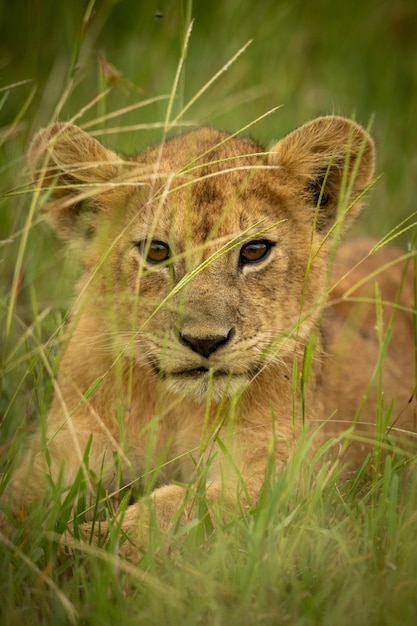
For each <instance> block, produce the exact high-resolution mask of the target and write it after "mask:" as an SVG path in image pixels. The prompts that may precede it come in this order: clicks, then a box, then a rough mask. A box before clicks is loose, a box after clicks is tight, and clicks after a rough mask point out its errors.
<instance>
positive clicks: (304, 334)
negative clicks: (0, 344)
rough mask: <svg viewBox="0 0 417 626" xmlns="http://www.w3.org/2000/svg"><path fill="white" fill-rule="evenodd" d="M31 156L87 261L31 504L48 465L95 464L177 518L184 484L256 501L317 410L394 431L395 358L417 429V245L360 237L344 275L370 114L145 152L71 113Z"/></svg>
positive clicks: (406, 419) (400, 388) (37, 458)
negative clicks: (384, 418) (382, 413)
mask: <svg viewBox="0 0 417 626" xmlns="http://www.w3.org/2000/svg"><path fill="white" fill-rule="evenodd" d="M28 159H29V167H30V170H31V172H32V176H33V180H34V182H35V186H36V189H37V193H39V198H40V205H41V206H42V210H43V211H44V212H45V215H46V218H47V220H48V222H49V223H50V225H51V226H52V227H53V228H54V229H55V230H56V232H57V234H58V235H59V236H60V237H62V238H64V239H68V240H69V242H70V243H71V245H72V247H73V249H74V251H75V253H76V254H77V255H78V256H79V257H80V259H81V261H82V264H83V267H84V273H83V276H82V278H81V280H80V282H79V285H78V289H77V297H76V300H75V304H74V307H73V309H72V311H71V317H70V322H69V325H68V328H67V342H66V346H65V349H64V353H63V356H62V361H61V365H60V370H59V374H58V378H57V381H56V392H55V397H54V400H53V402H52V406H51V409H50V413H49V417H48V421H47V432H46V436H45V433H44V437H43V438H42V442H44V443H41V436H40V435H39V437H38V438H35V439H34V442H33V447H32V450H31V452H30V454H27V455H26V456H25V457H24V458H23V459H22V461H21V463H20V466H19V468H18V471H17V472H16V475H15V479H14V482H13V486H12V491H13V495H12V498H13V501H14V506H17V505H21V504H22V503H23V502H27V501H28V500H33V499H34V498H41V497H42V496H43V494H44V492H45V487H46V484H47V479H46V477H47V476H49V480H50V479H52V480H53V481H56V480H57V478H58V476H59V477H60V478H59V480H60V481H61V482H62V485H63V487H64V488H65V489H69V488H70V486H71V484H72V483H73V481H74V479H75V477H76V475H77V473H78V472H79V469H80V467H81V468H82V470H83V471H84V475H85V482H86V485H87V489H88V491H89V492H90V493H91V492H94V489H95V487H96V483H97V482H98V481H100V482H101V484H102V485H103V486H104V487H105V489H107V490H108V491H109V492H110V493H111V492H112V491H113V490H116V489H117V488H119V487H121V486H123V484H130V483H131V482H135V481H136V482H137V481H139V480H141V481H142V485H143V486H144V489H145V491H146V490H147V489H148V490H149V484H151V485H152V491H151V494H150V498H151V503H152V507H151V508H152V510H153V514H154V515H155V519H156V522H157V523H158V524H159V525H160V526H161V527H163V528H168V527H169V526H170V524H171V523H172V520H173V518H175V515H176V513H178V510H181V511H182V514H181V519H182V520H186V519H187V518H189V517H190V516H192V515H194V514H195V510H196V507H195V501H194V500H193V498H190V497H188V500H187V502H185V503H184V494H185V489H184V488H183V487H182V486H180V483H187V484H190V483H191V484H192V483H193V481H195V482H197V481H198V480H200V479H201V474H202V471H203V472H205V473H206V487H205V493H206V497H207V500H208V502H209V503H210V502H212V503H214V502H215V501H217V500H219V499H221V502H222V505H223V506H224V509H225V510H228V509H233V508H235V507H236V506H237V503H238V502H240V503H243V504H244V505H250V504H251V503H253V502H254V501H256V498H257V495H258V493H259V490H260V488H261V486H262V482H263V480H264V475H265V470H266V462H267V457H268V454H269V451H270V450H271V445H272V441H273V442H274V445H275V452H276V458H277V461H278V463H281V462H282V461H283V460H284V459H285V458H287V457H288V455H290V454H291V451H292V449H293V448H294V445H295V444H296V441H297V436H298V434H299V431H300V428H301V425H302V423H303V422H304V421H306V422H310V423H311V424H312V425H314V426H315V425H319V424H326V428H322V429H320V433H321V437H322V436H324V432H325V431H326V429H327V431H328V434H326V436H327V437H330V436H331V435H332V434H334V433H335V432H337V430H338V429H339V430H340V429H342V430H346V429H348V428H349V425H350V423H351V421H352V420H353V419H354V418H355V416H356V421H357V423H358V427H359V425H360V424H362V423H365V422H366V423H368V424H370V425H372V424H374V423H375V421H376V419H377V405H378V397H380V395H379V396H378V394H377V393H376V392H375V390H374V388H375V387H376V385H373V383H374V382H375V374H374V371H376V370H375V368H376V366H377V364H378V359H380V358H381V354H383V353H384V354H385V352H386V354H385V358H384V361H383V365H382V368H381V371H382V372H383V389H384V394H385V395H384V402H385V406H386V407H388V406H390V407H391V410H392V418H393V420H394V421H395V426H396V427H400V428H402V429H409V428H413V427H414V425H413V419H414V407H413V406H412V405H411V403H410V402H409V400H410V398H411V397H412V394H413V388H414V384H415V381H414V372H413V367H412V365H413V361H414V353H413V350H414V348H413V346H414V342H413V338H412V316H411V313H410V311H411V307H412V304H413V301H414V300H413V293H412V283H413V281H412V276H411V270H408V271H407V268H406V263H407V255H403V258H402V259H401V258H400V261H399V262H397V260H396V256H397V254H398V251H395V252H394V253H393V252H391V251H389V252H384V251H382V252H379V253H377V254H376V255H371V256H369V257H368V258H367V252H368V249H369V247H370V246H371V243H370V242H367V243H364V242H359V243H353V244H347V245H346V246H344V247H343V246H342V247H341V249H340V263H339V262H338V261H337V260H336V263H335V266H334V270H333V274H331V271H330V269H331V267H332V264H333V256H334V251H335V246H336V243H337V241H338V238H339V234H340V231H341V228H342V226H343V228H345V227H346V225H348V224H349V223H350V222H351V221H352V220H353V218H354V217H355V216H356V215H357V214H358V212H359V210H360V206H361V202H362V196H363V194H364V192H365V190H366V188H367V187H368V186H369V184H370V182H371V178H372V175H373V171H374V146H373V142H372V139H371V138H370V137H369V135H368V134H367V133H366V132H365V131H364V130H363V129H362V128H361V127H360V126H359V125H357V124H355V123H353V122H351V121H349V120H347V119H344V118H341V117H336V116H329V117H321V118H318V119H315V120H313V121H311V122H309V123H307V124H305V125H303V126H302V127H301V128H299V129H298V130H295V131H294V132H292V133H291V134H289V135H288V136H287V137H285V138H284V139H282V140H280V141H278V143H276V145H275V146H274V147H273V148H272V149H271V150H270V151H265V150H264V148H262V147H261V146H260V145H258V144H257V143H255V142H254V141H252V140H251V139H248V138H237V137H235V136H232V135H228V134H226V133H222V132H219V131H217V130H213V129H210V128H200V129H198V130H195V131H192V132H190V133H188V134H186V135H184V136H181V137H176V138H174V139H171V140H169V141H166V142H165V143H163V144H161V145H155V146H151V147H149V148H147V149H146V150H144V151H143V152H142V153H141V154H139V155H138V156H135V157H133V158H127V157H124V156H122V155H120V154H117V153H115V152H113V151H111V150H108V149H106V148H105V147H103V145H102V144H101V143H99V142H98V141H97V140H96V139H94V138H93V137H91V136H90V135H89V134H87V133H86V132H84V131H83V130H81V129H80V128H77V127H76V126H73V125H71V124H52V125H51V126H50V127H48V128H47V129H45V130H41V131H40V132H39V133H38V135H37V136H36V137H35V138H34V140H33V142H32V145H31V146H30V149H29V155H28ZM45 190H46V191H45ZM385 264H386V270H385ZM352 268H354V270H353V272H350V270H351V269H352ZM368 274H369V275H370V279H369V280H364V277H366V276H367V275H368ZM376 284H378V290H377V291H376V290H375V289H376V287H375V286H376ZM400 286H401V287H402V288H401V289H400ZM331 288H333V291H332V293H331V297H330V299H329V298H328V297H327V296H328V293H329V290H331ZM355 289H356V291H355ZM346 293H347V295H348V296H349V297H345V296H344V294H346ZM354 300H358V306H357V307H354V306H353V305H352V301H354ZM375 302H379V303H381V302H382V303H384V307H383V309H384V310H383V311H382V312H381V313H380V312H379V309H380V308H381V304H378V305H376V304H375ZM376 312H378V316H377V318H376ZM387 329H389V330H388V332H389V333H391V332H392V336H391V337H390V341H389V342H388V339H386V333H387ZM365 400H366V402H365ZM391 402H393V403H394V404H393V406H391V405H390V403H391ZM359 408H360V409H361V412H360V413H357V411H358V409H359ZM378 410H380V408H379V409H378ZM373 428H374V427H373ZM44 446H47V448H48V455H46V454H45V449H44ZM87 446H88V448H89V453H88V458H87V455H86V453H85V451H86V449H87ZM46 458H48V462H46ZM203 467H204V470H202V468H203ZM120 475H122V476H123V479H122V480H116V477H120ZM199 477H200V478H199ZM147 481H148V482H147ZM147 485H148V487H147ZM196 493H197V492H196ZM188 495H189V492H188ZM149 510H150V507H149V501H148V500H147V499H146V498H142V499H139V500H138V501H137V502H136V503H134V504H132V505H130V506H129V507H128V508H127V509H126V511H124V513H123V517H122V522H121V524H122V527H123V529H124V530H125V531H126V533H127V535H128V537H129V541H128V542H126V544H124V546H123V548H122V550H123V551H124V552H125V554H127V555H129V556H131V557H136V556H137V554H138V552H137V550H138V548H139V547H140V545H141V543H143V541H145V540H146V527H147V524H148V521H147V520H148V516H149ZM86 524H87V526H88V522H87V523H86ZM103 527H104V526H102V527H101V528H102V530H103ZM87 530H88V528H87Z"/></svg>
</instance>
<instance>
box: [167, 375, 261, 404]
mask: <svg viewBox="0 0 417 626" xmlns="http://www.w3.org/2000/svg"><path fill="white" fill-rule="evenodd" d="M164 382H165V384H166V385H167V388H168V390H169V391H170V392H171V393H174V394H175V395H180V396H183V397H187V398H189V399H191V400H193V401H194V402H196V403H197V404H206V402H212V403H215V404H218V403H219V402H221V401H222V400H224V399H227V398H231V397H232V396H236V395H238V394H241V393H242V392H243V391H244V390H245V389H246V388H247V387H248V385H249V383H250V380H249V379H248V377H247V376H245V375H244V374H226V373H223V372H218V373H216V372H210V371H208V372H193V373H189V374H187V373H184V374H168V375H167V376H166V377H165V379H164Z"/></svg>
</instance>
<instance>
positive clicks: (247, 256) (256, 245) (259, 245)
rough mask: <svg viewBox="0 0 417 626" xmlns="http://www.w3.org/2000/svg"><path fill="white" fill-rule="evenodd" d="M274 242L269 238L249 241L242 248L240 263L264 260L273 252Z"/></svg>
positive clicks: (245, 263)
mask: <svg viewBox="0 0 417 626" xmlns="http://www.w3.org/2000/svg"><path fill="white" fill-rule="evenodd" d="M272 246H273V244H272V243H271V242H270V241H268V240H267V239H260V240H257V241H249V242H248V243H246V244H245V245H244V246H242V248H241V250H240V259H239V261H240V264H241V265H247V264H248V263H258V262H259V261H263V260H264V259H266V257H267V256H268V255H269V253H270V252H271V249H272Z"/></svg>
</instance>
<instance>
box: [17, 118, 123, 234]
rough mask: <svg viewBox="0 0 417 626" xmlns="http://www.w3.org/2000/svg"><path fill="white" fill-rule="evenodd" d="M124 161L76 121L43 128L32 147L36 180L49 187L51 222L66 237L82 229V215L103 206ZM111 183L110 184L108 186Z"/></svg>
mask: <svg viewBox="0 0 417 626" xmlns="http://www.w3.org/2000/svg"><path fill="white" fill-rule="evenodd" d="M121 163H122V161H121V159H120V157H119V156H118V155H117V154H116V153H115V152H112V151H111V150H107V149H106V148H104V146H102V144H101V143H100V142H99V141H97V140H96V139H94V138H93V137H91V135H89V134H88V133H86V132H84V131H83V130H81V128H78V127H77V126H74V125H73V124H63V123H56V124H51V125H50V126H48V128H45V129H43V130H40V131H39V132H38V134H37V135H36V136H35V137H34V139H33V140H32V143H31V145H30V147H29V150H28V165H29V170H30V173H31V175H32V179H33V182H34V183H35V184H36V185H38V186H40V187H41V188H42V189H45V190H47V192H46V201H45V205H44V207H43V208H44V210H45V212H46V215H47V219H48V222H49V223H50V225H51V226H52V227H53V228H54V229H55V230H56V232H57V233H58V235H60V236H61V237H63V238H71V237H73V236H74V234H75V233H79V231H80V230H82V229H84V230H85V229H86V228H87V226H86V224H87V223H88V220H84V225H83V227H82V228H81V224H80V222H81V221H82V220H81V218H80V216H81V214H85V213H90V212H97V211H99V210H100V209H101V208H102V206H101V205H102V203H101V198H100V195H101V194H102V193H103V192H104V191H106V189H107V190H108V188H109V183H110V181H112V180H114V179H115V178H116V177H117V176H118V174H119V171H120V165H121ZM106 183H107V185H106Z"/></svg>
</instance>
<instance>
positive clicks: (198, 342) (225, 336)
mask: <svg viewBox="0 0 417 626" xmlns="http://www.w3.org/2000/svg"><path fill="white" fill-rule="evenodd" d="M235 333H236V331H235V329H234V328H233V327H232V328H230V329H229V330H228V331H226V332H225V331H222V332H221V333H210V334H205V333H204V332H196V331H194V332H190V331H189V330H186V329H184V330H182V331H180V330H178V329H177V331H176V334H177V337H178V339H179V341H180V342H181V343H182V345H184V346H186V347H187V348H189V349H190V350H192V351H193V352H196V353H197V354H198V355H200V356H202V357H203V358H204V359H208V358H209V357H210V356H211V355H212V354H214V352H217V350H219V348H223V347H225V346H227V344H228V343H230V342H231V340H232V339H233V337H234V336H235Z"/></svg>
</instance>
